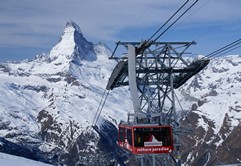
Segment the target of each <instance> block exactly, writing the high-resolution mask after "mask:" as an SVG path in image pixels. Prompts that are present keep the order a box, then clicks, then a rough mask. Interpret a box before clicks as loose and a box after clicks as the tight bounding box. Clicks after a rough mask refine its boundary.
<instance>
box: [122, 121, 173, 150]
mask: <svg viewBox="0 0 241 166" xmlns="http://www.w3.org/2000/svg"><path fill="white" fill-rule="evenodd" d="M118 144H119V146H121V147H122V148H124V149H126V150H128V151H131V152H132V154H160V153H171V152H172V151H173V149H174V146H173V137H172V127H171V126H158V125H156V126H155V125H153V126H152V125H150V124H148V125H138V124H136V125H125V124H120V125H119V131H118Z"/></svg>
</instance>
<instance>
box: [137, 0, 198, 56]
mask: <svg viewBox="0 0 241 166" xmlns="http://www.w3.org/2000/svg"><path fill="white" fill-rule="evenodd" d="M188 2H189V0H187V1H186V2H185V3H184V4H183V5H182V6H181V7H180V8H179V9H178V10H177V11H176V12H175V13H174V14H173V15H172V16H171V17H170V18H169V19H168V20H167V21H166V22H165V23H164V25H162V26H161V27H160V28H159V29H158V30H157V31H156V32H155V33H154V34H153V35H152V36H151V37H150V38H149V39H148V40H147V41H145V42H144V43H142V44H141V45H140V46H139V47H138V48H137V49H136V54H137V55H138V54H142V53H143V52H144V51H145V49H147V48H149V47H150V46H151V45H152V44H153V43H155V42H156V41H157V40H158V39H159V38H160V37H161V36H162V35H163V34H164V33H166V32H167V31H168V30H169V29H170V28H171V27H172V26H173V25H174V24H175V23H176V22H177V21H178V20H180V18H182V17H183V16H184V15H185V14H186V13H187V12H188V11H189V10H190V9H191V8H192V7H193V6H194V5H195V4H196V3H197V2H198V0H196V1H195V2H193V3H192V4H191V5H190V6H189V7H188V8H187V9H186V10H185V11H183V12H182V13H180V11H181V9H183V7H185V6H186V4H187V3H188ZM177 14H180V15H179V17H177V18H176V19H175V20H174V21H172V23H171V24H170V25H169V26H168V27H167V28H166V29H165V30H164V31H163V32H162V33H161V34H159V35H158V36H157V37H156V38H155V39H154V40H152V41H151V39H152V38H153V37H154V36H155V35H157V34H158V33H159V32H160V30H161V29H162V28H163V27H164V26H165V25H167V24H168V23H169V22H170V21H171V20H172V18H174V16H176V15H177Z"/></svg>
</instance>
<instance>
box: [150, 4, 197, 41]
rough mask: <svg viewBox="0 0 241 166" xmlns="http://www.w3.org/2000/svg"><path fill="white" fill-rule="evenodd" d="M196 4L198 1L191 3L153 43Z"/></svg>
mask: <svg viewBox="0 0 241 166" xmlns="http://www.w3.org/2000/svg"><path fill="white" fill-rule="evenodd" d="M197 2H198V0H196V1H195V2H193V3H192V5H191V6H189V7H188V8H187V9H186V10H185V11H184V12H183V13H182V14H181V15H180V16H179V17H178V18H177V19H176V20H175V21H174V22H173V23H172V24H171V25H169V26H168V27H167V28H166V29H165V30H164V31H163V32H162V33H161V34H160V35H159V36H157V37H156V39H155V40H154V41H153V43H154V42H155V41H157V40H158V39H159V38H160V37H161V36H162V35H163V34H164V33H165V32H166V31H167V30H168V29H170V28H171V27H172V26H173V25H174V24H175V23H176V22H177V21H178V20H179V19H180V18H182V16H184V15H185V14H186V13H187V12H188V11H189V10H190V9H191V8H192V7H193V6H194V5H195V4H196V3H197Z"/></svg>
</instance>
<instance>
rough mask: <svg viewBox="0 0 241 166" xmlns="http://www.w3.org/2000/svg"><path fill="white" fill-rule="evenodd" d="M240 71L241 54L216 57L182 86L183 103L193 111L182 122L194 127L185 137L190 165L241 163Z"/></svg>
mask: <svg viewBox="0 0 241 166" xmlns="http://www.w3.org/2000/svg"><path fill="white" fill-rule="evenodd" d="M240 71H241V57H240V56H238V55H232V56H225V57H219V58H217V59H212V60H211V61H210V64H209V65H208V66H207V68H206V69H205V70H203V71H201V72H200V73H199V74H197V75H195V76H194V77H193V78H192V79H190V80H189V81H188V82H187V83H186V84H185V85H184V86H182V87H181V88H180V89H179V92H178V93H179V96H180V102H181V103H183V106H184V108H185V110H190V111H188V115H187V119H188V120H187V119H183V120H182V125H184V126H192V128H193V132H191V133H190V134H188V135H186V134H185V135H183V139H182V142H183V159H184V161H185V164H186V165H200V166H202V165H217V164H225V163H230V164H231V163H240V162H241V141H240V139H241V134H240V131H241V95H240V93H241V72H240ZM188 121H189V124H188Z"/></svg>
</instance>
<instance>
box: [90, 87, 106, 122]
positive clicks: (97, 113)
mask: <svg viewBox="0 0 241 166" xmlns="http://www.w3.org/2000/svg"><path fill="white" fill-rule="evenodd" d="M105 93H106V90H105V91H104V94H103V95H102V98H101V101H100V104H99V106H98V109H97V111H96V114H95V117H94V120H93V123H92V126H96V124H97V122H98V120H99V117H100V114H101V112H102V110H103V108H104V105H105V102H106V99H107V97H108V95H109V93H110V90H109V91H108V92H107V94H106V95H105ZM103 99H104V100H103Z"/></svg>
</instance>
